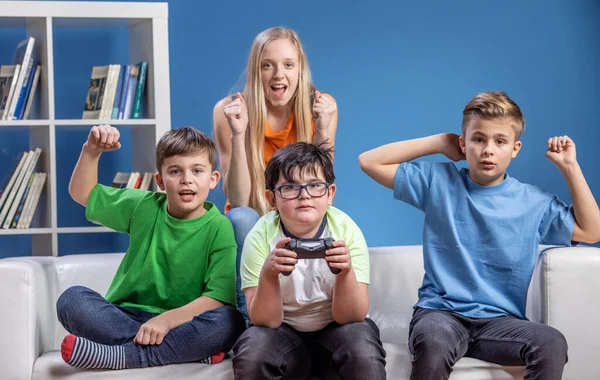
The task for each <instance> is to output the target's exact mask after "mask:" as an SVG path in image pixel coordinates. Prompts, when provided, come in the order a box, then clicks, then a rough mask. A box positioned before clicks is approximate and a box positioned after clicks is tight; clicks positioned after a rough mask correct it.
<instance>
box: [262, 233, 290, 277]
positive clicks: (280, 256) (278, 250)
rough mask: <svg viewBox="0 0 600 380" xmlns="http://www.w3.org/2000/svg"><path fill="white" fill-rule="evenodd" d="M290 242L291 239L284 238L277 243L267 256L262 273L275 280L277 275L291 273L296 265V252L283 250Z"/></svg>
mask: <svg viewBox="0 0 600 380" xmlns="http://www.w3.org/2000/svg"><path fill="white" fill-rule="evenodd" d="M290 240H292V239H290V238H289V237H286V238H283V239H281V240H279V241H278V242H277V245H276V246H275V248H273V250H272V251H271V253H270V254H269V256H267V260H266V261H265V264H264V265H263V269H262V272H263V273H264V274H265V275H267V276H269V277H271V278H276V277H277V276H278V275H279V273H281V272H290V273H291V272H292V271H293V270H294V268H296V264H297V263H298V259H296V256H297V255H296V252H294V251H290V250H288V249H285V248H283V247H284V246H285V245H286V244H287V243H289V242H290Z"/></svg>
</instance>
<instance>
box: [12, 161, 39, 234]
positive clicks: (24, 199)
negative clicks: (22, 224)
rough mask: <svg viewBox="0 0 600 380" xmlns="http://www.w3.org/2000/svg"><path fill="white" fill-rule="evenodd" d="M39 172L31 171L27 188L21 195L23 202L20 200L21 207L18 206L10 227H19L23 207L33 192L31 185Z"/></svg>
mask: <svg viewBox="0 0 600 380" xmlns="http://www.w3.org/2000/svg"><path fill="white" fill-rule="evenodd" d="M36 174H37V173H31V175H30V176H29V180H28V181H27V187H26V188H25V192H24V193H23V196H22V197H21V202H19V207H17V211H16V212H15V216H14V218H13V220H12V223H11V224H10V228H17V223H18V222H19V218H20V217H21V215H22V214H23V208H24V207H25V202H26V201H27V197H29V193H30V192H31V187H32V186H31V185H32V184H33V180H34V179H35V176H36Z"/></svg>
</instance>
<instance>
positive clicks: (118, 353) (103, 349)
mask: <svg viewBox="0 0 600 380" xmlns="http://www.w3.org/2000/svg"><path fill="white" fill-rule="evenodd" d="M60 353H61V354H62V358H63V360H64V361H65V362H66V363H67V364H70V365H72V366H73V367H79V368H103V369H124V368H125V350H124V348H123V346H108V345H105V344H100V343H94V342H92V341H91V340H88V339H85V338H81V337H77V336H75V335H72V334H70V335H67V336H66V337H65V339H63V341H62V344H61V346H60Z"/></svg>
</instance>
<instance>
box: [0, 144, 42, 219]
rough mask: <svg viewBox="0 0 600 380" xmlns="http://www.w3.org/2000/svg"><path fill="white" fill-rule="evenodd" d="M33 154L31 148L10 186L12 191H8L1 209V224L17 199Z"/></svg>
mask: <svg viewBox="0 0 600 380" xmlns="http://www.w3.org/2000/svg"><path fill="white" fill-rule="evenodd" d="M33 156H34V152H33V151H32V150H30V151H29V152H28V153H27V156H26V158H25V161H24V162H23V166H21V168H20V169H19V171H18V174H17V178H16V180H15V182H14V183H13V185H12V187H11V188H10V192H9V193H8V196H7V197H6V200H5V201H4V204H3V205H2V210H0V225H2V222H3V221H4V219H5V218H6V216H7V215H8V211H9V209H10V207H11V205H12V203H13V199H15V196H16V195H17V192H18V191H19V188H20V186H21V182H22V181H23V178H24V177H25V173H26V171H27V168H28V167H29V164H30V163H31V160H32V159H33Z"/></svg>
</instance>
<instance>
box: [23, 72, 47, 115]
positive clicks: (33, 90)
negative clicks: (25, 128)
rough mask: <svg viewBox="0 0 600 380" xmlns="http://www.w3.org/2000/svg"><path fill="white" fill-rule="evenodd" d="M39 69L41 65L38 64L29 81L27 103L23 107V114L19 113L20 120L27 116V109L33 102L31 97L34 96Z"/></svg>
mask: <svg viewBox="0 0 600 380" xmlns="http://www.w3.org/2000/svg"><path fill="white" fill-rule="evenodd" d="M41 71H42V67H41V66H40V65H37V66H36V68H35V72H34V74H33V79H32V81H31V87H30V89H29V94H28V95H27V103H26V104H25V109H24V111H23V114H22V115H21V119H22V120H27V119H28V118H29V111H31V104H32V103H33V98H34V97H35V90H36V89H37V84H38V82H39V80H40V72H41Z"/></svg>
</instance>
